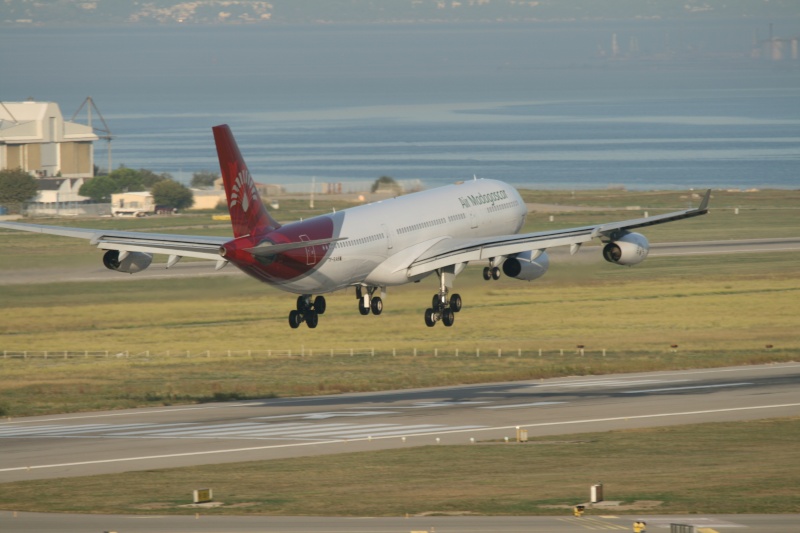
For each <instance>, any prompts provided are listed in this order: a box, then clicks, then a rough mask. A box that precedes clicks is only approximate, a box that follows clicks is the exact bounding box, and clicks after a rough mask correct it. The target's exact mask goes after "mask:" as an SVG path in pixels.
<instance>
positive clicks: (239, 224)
mask: <svg viewBox="0 0 800 533" xmlns="http://www.w3.org/2000/svg"><path fill="white" fill-rule="evenodd" d="M211 129H212V131H213V132H214V142H216V144H217V156H218V157H219V170H220V172H221V173H222V182H223V183H224V184H225V195H226V196H227V198H228V210H229V211H230V213H231V225H232V226H233V235H234V237H241V236H243V235H258V234H262V233H267V232H270V231H272V230H275V229H278V228H279V227H281V225H280V224H278V223H277V222H276V221H275V219H273V218H272V217H271V216H270V214H269V212H268V211H267V208H266V207H265V206H264V204H263V202H262V201H261V196H260V195H259V194H258V190H257V189H256V186H255V183H253V178H252V177H251V176H250V171H249V170H247V164H246V163H245V162H244V158H243V157H242V154H241V153H240V152H239V146H238V145H237V144H236V139H234V138H233V133H231V129H230V127H228V125H227V124H223V125H221V126H214V127H213V128H211Z"/></svg>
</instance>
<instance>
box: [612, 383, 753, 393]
mask: <svg viewBox="0 0 800 533" xmlns="http://www.w3.org/2000/svg"><path fill="white" fill-rule="evenodd" d="M745 385H752V383H722V384H719V385H696V386H690V387H669V388H666V389H648V390H626V391H622V394H641V393H645V392H672V391H676V390H693V389H721V388H724V387H743V386H745Z"/></svg>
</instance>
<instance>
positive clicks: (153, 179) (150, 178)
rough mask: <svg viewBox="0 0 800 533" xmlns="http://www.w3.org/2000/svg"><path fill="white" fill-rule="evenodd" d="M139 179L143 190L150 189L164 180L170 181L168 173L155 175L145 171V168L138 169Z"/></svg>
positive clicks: (170, 177) (170, 176)
mask: <svg viewBox="0 0 800 533" xmlns="http://www.w3.org/2000/svg"><path fill="white" fill-rule="evenodd" d="M139 179H141V181H142V185H143V186H144V188H145V189H152V188H153V186H154V185H155V184H156V183H159V182H161V181H164V180H171V179H172V175H171V174H170V173H169V172H162V173H161V174H156V173H155V172H153V171H152V170H147V169H146V168H140V169H139Z"/></svg>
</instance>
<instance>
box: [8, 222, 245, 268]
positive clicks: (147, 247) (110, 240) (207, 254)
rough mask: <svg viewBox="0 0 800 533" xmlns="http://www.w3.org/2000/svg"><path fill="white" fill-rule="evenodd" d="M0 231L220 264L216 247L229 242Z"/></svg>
mask: <svg viewBox="0 0 800 533" xmlns="http://www.w3.org/2000/svg"><path fill="white" fill-rule="evenodd" d="M0 228H6V229H13V230H19V231H30V232H34V233H46V234H49V235H60V236H62V237H74V238H78V239H86V240H88V241H89V242H90V244H94V245H96V246H97V247H98V248H100V249H103V250H120V251H126V252H143V253H150V254H168V255H174V256H180V257H197V258H200V259H209V260H212V261H220V260H221V259H222V258H221V257H220V255H219V247H220V246H221V245H223V244H225V243H226V242H228V241H229V240H230V237H203V236H197V235H172V234H169V233H139V232H135V231H116V230H99V229H85V228H65V227H61V226H45V225H39V224H24V223H20V222H0Z"/></svg>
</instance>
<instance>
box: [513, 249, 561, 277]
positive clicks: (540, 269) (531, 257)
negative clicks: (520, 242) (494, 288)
mask: <svg viewBox="0 0 800 533" xmlns="http://www.w3.org/2000/svg"><path fill="white" fill-rule="evenodd" d="M549 267H550V258H549V257H547V252H540V251H539V250H536V251H532V252H522V253H521V254H517V255H515V256H513V257H509V258H508V259H506V260H505V261H503V274H505V275H506V276H508V277H510V278H517V279H522V280H525V281H531V280H534V279H536V278H539V277H542V276H544V273H545V272H547V269H548V268H549Z"/></svg>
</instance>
